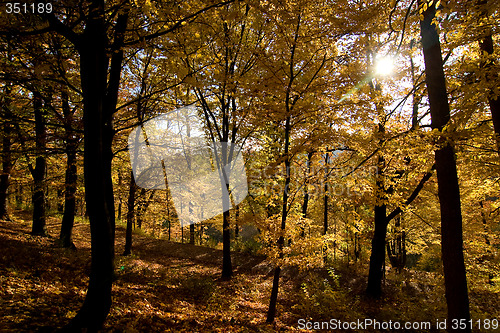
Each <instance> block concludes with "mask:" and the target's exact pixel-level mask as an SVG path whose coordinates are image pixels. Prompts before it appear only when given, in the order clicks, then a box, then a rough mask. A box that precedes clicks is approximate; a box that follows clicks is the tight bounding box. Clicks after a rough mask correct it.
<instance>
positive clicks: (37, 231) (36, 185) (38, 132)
mask: <svg viewBox="0 0 500 333" xmlns="http://www.w3.org/2000/svg"><path fill="white" fill-rule="evenodd" d="M33 109H34V113H35V145H36V159H35V168H34V169H33V170H32V175H33V196H32V202H33V225H32V229H31V233H32V234H33V235H40V236H43V235H45V234H46V230H45V208H46V207H45V171H46V160H45V148H46V128H45V127H46V126H45V110H44V108H43V105H42V97H41V96H40V94H39V93H38V92H34V93H33Z"/></svg>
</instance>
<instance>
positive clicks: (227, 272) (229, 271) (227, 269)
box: [222, 184, 233, 280]
mask: <svg viewBox="0 0 500 333" xmlns="http://www.w3.org/2000/svg"><path fill="white" fill-rule="evenodd" d="M226 188H227V190H228V191H229V184H226ZM228 193H229V192H228ZM222 200H223V201H228V202H227V203H223V206H224V207H229V197H227V198H226V196H224V197H223V198H222ZM229 220H230V216H229V209H227V210H224V213H223V214H222V279H223V280H228V279H230V278H231V276H232V275H233V265H232V262H231V229H230V227H229Z"/></svg>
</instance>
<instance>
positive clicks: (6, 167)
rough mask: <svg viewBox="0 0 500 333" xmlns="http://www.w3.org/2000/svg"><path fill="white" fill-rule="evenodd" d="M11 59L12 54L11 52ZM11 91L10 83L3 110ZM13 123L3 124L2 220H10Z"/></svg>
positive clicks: (5, 89)
mask: <svg viewBox="0 0 500 333" xmlns="http://www.w3.org/2000/svg"><path fill="white" fill-rule="evenodd" d="M9 60H11V56H10V54H9ZM11 91H12V87H11V85H10V84H6V85H5V87H4V92H3V95H4V96H3V101H0V109H1V110H9V112H10V107H11V102H12V98H11V96H10V95H11ZM12 127H13V126H12V124H11V123H9V122H8V121H5V122H4V124H3V126H2V152H1V154H0V157H1V158H2V161H1V162H2V171H1V173H0V220H6V221H10V217H9V211H8V190H9V185H10V173H11V171H12V167H13V163H12V138H11V135H12V130H13V128H12Z"/></svg>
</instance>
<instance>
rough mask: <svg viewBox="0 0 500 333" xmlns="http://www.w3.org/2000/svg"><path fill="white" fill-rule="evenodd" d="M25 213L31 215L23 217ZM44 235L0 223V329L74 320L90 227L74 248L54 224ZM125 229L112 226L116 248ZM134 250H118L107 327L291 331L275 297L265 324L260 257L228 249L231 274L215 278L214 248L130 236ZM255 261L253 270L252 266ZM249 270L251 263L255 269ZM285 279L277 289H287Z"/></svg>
mask: <svg viewBox="0 0 500 333" xmlns="http://www.w3.org/2000/svg"><path fill="white" fill-rule="evenodd" d="M25 217H26V219H28V218H29V216H25ZM47 229H48V234H49V237H36V236H31V235H30V234H29V232H30V221H29V220H26V221H25V220H23V219H22V218H19V217H18V218H16V219H15V222H5V221H1V222H0V331H1V332H19V331H30V332H33V331H52V330H53V329H54V328H57V327H62V326H63V325H64V324H65V323H67V322H68V321H69V319H70V318H72V317H73V316H74V315H75V314H76V312H77V310H78V309H79V307H80V306H81V304H82V302H83V299H84V297H85V291H86V286H87V281H88V278H87V277H88V273H89V271H90V243H89V241H88V239H89V238H90V237H89V233H90V228H89V225H88V224H85V223H83V224H82V223H80V224H76V225H75V230H74V243H75V245H76V247H77V251H72V250H65V249H61V248H57V247H56V246H55V245H54V241H55V239H56V238H57V235H58V231H59V223H58V221H57V220H55V219H49V224H48V228H47ZM123 244H124V230H123V228H117V234H116V253H117V254H118V253H121V252H122V251H123ZM133 249H134V251H133V255H132V256H128V257H123V256H121V255H117V257H116V267H117V280H116V282H115V284H114V287H113V295H114V298H113V307H112V310H111V312H110V315H109V317H108V320H107V322H106V326H105V329H104V331H106V332H124V331H125V332H149V331H158V332H164V331H171V332H182V331H185V332H217V331H220V332H268V331H269V332H274V331H276V330H283V331H287V330H289V329H292V328H291V327H289V326H288V325H287V324H285V322H290V324H293V323H296V320H291V318H290V315H289V314H288V312H287V311H284V310H283V307H289V306H290V304H287V300H286V299H285V300H283V299H282V300H281V304H280V305H279V307H278V316H279V317H280V318H279V319H278V320H277V322H276V324H273V325H269V324H266V323H265V314H266V310H267V303H268V299H269V295H270V289H271V278H269V276H268V274H266V273H268V272H269V271H270V270H271V267H270V266H269V265H268V264H267V263H265V262H264V261H263V258H258V257H249V256H246V255H241V254H233V265H234V268H235V277H234V279H233V280H231V281H219V279H218V278H219V275H220V267H221V258H222V257H221V256H222V253H221V251H219V250H214V249H210V248H205V247H200V246H192V245H188V244H179V243H173V242H168V241H164V240H157V239H152V238H150V237H147V236H143V235H136V234H134V245H133ZM255 267H256V268H255ZM254 268H255V269H254ZM286 290H287V284H286V283H285V284H284V285H283V287H282V289H281V290H280V292H281V293H283V294H285V295H286V294H287V291H286Z"/></svg>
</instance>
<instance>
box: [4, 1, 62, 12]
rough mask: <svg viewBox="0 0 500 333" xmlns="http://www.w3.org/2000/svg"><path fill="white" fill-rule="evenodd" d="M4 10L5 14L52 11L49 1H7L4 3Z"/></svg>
mask: <svg viewBox="0 0 500 333" xmlns="http://www.w3.org/2000/svg"><path fill="white" fill-rule="evenodd" d="M5 12H6V13H7V14H28V13H32V14H45V13H52V4H51V3H42V2H40V3H21V2H7V3H6V4H5Z"/></svg>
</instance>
